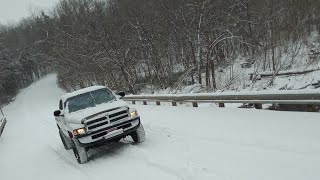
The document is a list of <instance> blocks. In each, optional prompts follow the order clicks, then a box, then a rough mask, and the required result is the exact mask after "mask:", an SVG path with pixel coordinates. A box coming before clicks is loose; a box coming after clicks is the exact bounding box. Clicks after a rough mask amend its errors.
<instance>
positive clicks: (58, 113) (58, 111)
mask: <svg viewBox="0 0 320 180" xmlns="http://www.w3.org/2000/svg"><path fill="white" fill-rule="evenodd" d="M53 115H54V116H55V117H58V116H60V115H61V111H60V110H56V111H54V112H53Z"/></svg>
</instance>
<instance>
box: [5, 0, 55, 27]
mask: <svg viewBox="0 0 320 180" xmlns="http://www.w3.org/2000/svg"><path fill="white" fill-rule="evenodd" d="M58 1H59V0H0V23H1V24H6V23H14V22H18V21H19V20H20V19H21V18H23V17H27V16H28V15H30V14H31V12H34V11H35V10H39V9H49V8H50V7H53V6H54V4H55V3H57V2H58Z"/></svg>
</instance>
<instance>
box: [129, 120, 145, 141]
mask: <svg viewBox="0 0 320 180" xmlns="http://www.w3.org/2000/svg"><path fill="white" fill-rule="evenodd" d="M131 137H132V139H133V141H134V142H135V143H141V142H143V141H145V139H146V137H145V132H144V128H143V126H142V124H140V125H139V127H138V129H137V130H135V131H134V132H133V133H131Z"/></svg>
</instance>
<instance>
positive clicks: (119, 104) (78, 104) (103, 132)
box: [54, 86, 145, 164]
mask: <svg viewBox="0 0 320 180" xmlns="http://www.w3.org/2000/svg"><path fill="white" fill-rule="evenodd" d="M123 96H125V93H124V92H119V93H118V94H117V95H116V94H115V93H114V92H113V91H111V90H110V89H109V88H107V87H105V86H92V87H89V88H84V89H80V90H77V91H74V92H71V93H67V94H65V95H63V96H62V97H61V99H60V102H59V110H56V111H54V116H55V120H56V123H57V126H58V129H59V135H60V138H61V141H62V143H63V145H64V147H65V149H67V150H69V149H72V150H73V152H74V155H75V158H76V159H77V161H78V163H80V164H83V163H86V162H88V160H89V158H88V153H87V152H88V150H89V149H90V148H94V147H98V146H100V145H105V144H107V143H110V142H118V141H120V140H121V139H122V138H124V137H126V136H131V138H132V139H133V141H134V142H135V143H140V142H143V141H144V140H145V132H144V129H143V126H142V124H141V121H140V116H139V115H138V112H137V110H136V109H135V108H133V107H130V106H129V104H128V103H126V102H125V101H123V100H121V98H122V97H123Z"/></svg>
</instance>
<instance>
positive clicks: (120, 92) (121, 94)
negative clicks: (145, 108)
mask: <svg viewBox="0 0 320 180" xmlns="http://www.w3.org/2000/svg"><path fill="white" fill-rule="evenodd" d="M117 94H118V95H119V96H121V98H123V97H124V96H125V95H126V93H125V92H123V91H119V92H118V93H117Z"/></svg>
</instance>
